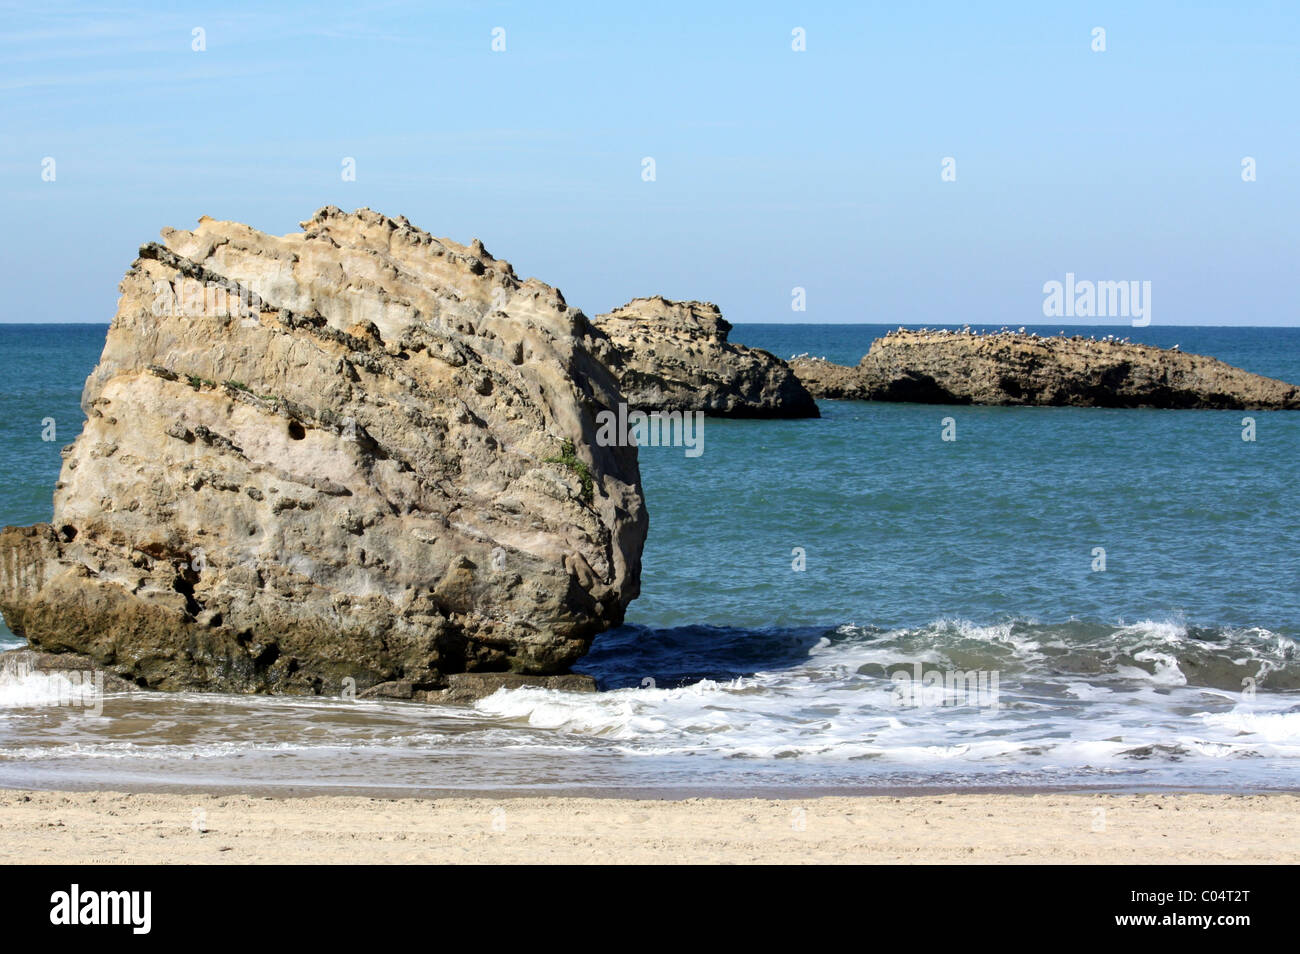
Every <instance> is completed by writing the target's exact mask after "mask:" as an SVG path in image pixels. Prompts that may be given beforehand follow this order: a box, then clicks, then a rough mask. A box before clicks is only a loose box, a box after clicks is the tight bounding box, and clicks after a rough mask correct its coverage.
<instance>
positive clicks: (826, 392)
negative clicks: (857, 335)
mask: <svg viewBox="0 0 1300 954" xmlns="http://www.w3.org/2000/svg"><path fill="white" fill-rule="evenodd" d="M790 370H791V371H793V372H794V373H795V376H796V377H797V378H798V379H799V381H800V383H802V384H803V386H804V387H805V388H807V389H808V393H809V394H811V395H812V396H813V397H814V398H816V399H817V400H819V401H820V400H821V399H823V398H827V399H830V400H846V401H865V400H866V399H867V392H866V387H865V385H864V383H863V381H862V375H861V374H859V373H858V369H857V367H856V366H853V367H850V366H848V365H845V364H836V363H835V362H833V361H827V360H826V359H825V358H814V357H812V356H811V355H806V354H801V355H796V356H795V357H793V358H791V359H790Z"/></svg>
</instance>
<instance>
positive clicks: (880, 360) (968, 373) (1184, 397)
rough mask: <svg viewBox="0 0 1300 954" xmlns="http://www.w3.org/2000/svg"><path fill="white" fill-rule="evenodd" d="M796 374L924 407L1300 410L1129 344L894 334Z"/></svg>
mask: <svg viewBox="0 0 1300 954" xmlns="http://www.w3.org/2000/svg"><path fill="white" fill-rule="evenodd" d="M791 367H792V368H793V369H794V371H795V373H796V374H798V375H799V377H800V380H802V381H803V382H804V384H805V385H807V387H808V389H809V390H810V391H811V392H812V393H813V394H814V395H815V396H817V397H819V398H821V397H826V398H832V397H843V398H856V399H859V400H868V401H914V402H918V403H924V404H1037V405H1073V406H1077V407H1158V408H1239V409H1245V410H1270V409H1284V408H1300V388H1297V387H1295V386H1294V385H1291V384H1287V383H1286V382H1284V381H1278V380H1275V379H1273V378H1266V377H1263V376H1261V375H1258V374H1251V373H1250V372H1249V371H1243V370H1241V369H1240V368H1235V367H1233V366H1232V365H1230V364H1225V363H1224V362H1222V361H1219V360H1218V359H1216V358H1209V357H1205V356H1203V355H1198V354H1188V353H1185V352H1182V351H1177V350H1171V349H1166V348H1156V347H1153V346H1151V345H1142V344H1130V343H1128V342H1126V341H1118V340H1101V341H1096V340H1093V339H1085V338H1081V337H1078V336H1075V337H1073V338H1065V337H1050V338H1044V337H1039V336H1038V335H1034V334H1025V333H1023V332H1000V333H994V334H975V333H969V332H957V331H903V330H899V331H893V332H890V333H889V334H887V335H885V336H884V337H883V338H878V339H876V341H874V342H872V345H871V350H870V351H869V352H868V353H867V354H866V356H865V357H863V359H862V361H861V362H860V363H859V364H858V365H857V367H855V368H849V367H845V366H844V365H837V364H832V363H830V362H828V361H822V360H819V359H812V358H798V359H795V360H794V361H792V362H791Z"/></svg>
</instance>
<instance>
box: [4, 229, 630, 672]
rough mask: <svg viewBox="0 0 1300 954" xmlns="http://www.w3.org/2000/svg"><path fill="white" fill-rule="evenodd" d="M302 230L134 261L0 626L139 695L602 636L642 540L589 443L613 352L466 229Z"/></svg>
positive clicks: (534, 666)
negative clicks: (50, 502) (245, 305)
mask: <svg viewBox="0 0 1300 954" xmlns="http://www.w3.org/2000/svg"><path fill="white" fill-rule="evenodd" d="M302 227H303V231H302V232H299V233H294V234H290V235H286V236H282V237H277V236H272V235H267V234H264V233H262V232H258V231H256V230H254V229H252V228H250V227H248V226H245V225H240V224H237V223H233V222H218V221H214V220H212V219H208V218H204V219H202V220H200V223H199V226H198V228H196V229H195V230H193V231H175V230H171V229H167V230H165V231H164V232H163V242H162V243H151V244H149V245H146V246H144V247H142V248H141V250H140V257H139V258H138V259H137V260H136V262H135V263H134V264H133V265H132V266H131V269H130V271H129V272H128V273H127V275H126V278H125V279H124V280H123V282H122V285H121V292H122V297H121V299H120V301H119V306H118V311H117V314H116V316H115V317H114V319H113V323H112V326H111V328H110V330H109V333H108V339H107V342H106V344H105V347H104V352H103V355H102V357H101V359H100V362H99V365H98V366H97V367H96V368H95V370H94V372H93V373H92V374H91V376H90V378H89V379H88V381H87V382H86V387H85V392H84V395H83V401H82V405H83V409H84V410H85V412H86V414H87V417H88V420H87V421H86V425H85V428H84V430H83V432H82V433H81V435H80V436H79V437H78V438H77V440H76V442H75V443H74V444H73V445H71V446H70V447H69V448H66V449H65V451H64V457H65V460H64V465H63V471H62V474H61V476H60V480H59V483H58V485H57V488H56V492H55V499H54V520H53V522H52V524H51V525H48V526H47V525H39V526H36V527H26V528H13V527H11V528H6V529H5V530H4V531H2V532H0V612H3V614H4V617H5V619H6V621H7V622H8V623H9V625H10V627H11V628H12V629H13V630H14V631H15V632H17V633H20V634H22V635H24V636H26V637H27V639H28V641H29V643H30V644H31V646H32V647H33V648H35V649H38V650H42V651H46V652H56V653H63V652H72V653H79V654H82V655H84V656H86V657H88V658H90V659H91V660H93V661H94V662H95V663H96V664H98V665H102V666H104V667H105V668H107V669H109V670H110V671H112V672H115V673H117V674H120V675H121V676H123V677H125V678H127V679H129V680H131V681H132V682H134V683H136V684H138V685H141V686H147V687H150V688H158V689H192V688H197V689H213V690H225V691H274V692H300V693H313V692H327V693H337V692H339V691H340V690H341V689H345V688H347V687H348V686H349V685H354V686H355V687H356V688H357V689H358V690H359V691H363V690H365V689H366V688H368V687H370V686H375V685H378V684H380V683H384V682H391V681H394V680H405V681H408V682H410V683H411V684H412V685H413V686H414V687H416V688H417V689H422V688H424V687H429V688H435V687H446V686H447V685H449V683H448V676H449V675H450V674H455V673H462V672H512V673H543V674H545V673H557V672H563V671H564V670H565V669H566V668H567V667H568V665H569V664H570V663H571V662H573V661H574V660H575V659H577V658H578V657H579V656H580V655H582V653H583V652H585V651H586V648H587V646H588V645H589V643H590V641H591V639H592V637H593V636H595V635H596V634H597V633H599V632H601V631H602V630H604V629H606V628H608V627H610V626H613V625H617V624H618V623H620V622H621V621H622V619H623V613H624V609H625V607H626V606H627V604H628V602H629V601H630V600H631V599H632V598H633V597H635V596H636V594H637V591H638V585H639V574H640V557H641V547H642V543H643V541H644V537H645V533H646V527H647V516H646V511H645V507H644V503H643V499H642V495H641V486H640V475H639V471H638V467H637V459H636V449H635V448H634V447H602V446H598V445H597V443H596V442H595V440H594V439H593V437H594V433H595V428H596V423H595V415H596V413H597V412H598V411H600V410H602V409H605V408H612V407H614V406H616V404H617V402H618V400H619V399H620V395H619V391H618V387H617V383H616V381H615V380H614V378H613V376H612V375H611V373H610V372H609V371H608V369H607V367H606V362H607V361H608V355H606V356H605V358H604V359H603V360H602V359H598V358H597V357H596V355H595V353H594V352H596V351H600V350H602V349H603V350H605V351H608V348H609V344H608V342H607V341H605V340H604V339H603V336H601V335H600V333H599V332H597V331H595V330H594V329H593V328H592V326H591V325H590V323H589V321H588V319H587V318H586V316H584V315H583V314H582V312H580V311H578V310H577V309H575V308H571V307H569V306H567V305H566V304H565V302H564V299H563V297H562V296H561V295H560V293H559V292H558V291H557V290H556V289H554V288H552V287H550V286H548V285H545V284H543V283H541V282H539V281H537V280H535V279H527V280H521V279H520V278H518V277H517V276H516V275H515V274H514V271H513V270H512V269H511V267H510V265H509V264H508V263H506V262H504V261H500V260H497V259H494V258H493V257H492V256H491V255H489V254H488V253H487V251H486V250H485V249H484V248H483V246H482V245H481V244H480V243H479V242H478V241H477V240H476V241H475V242H474V243H473V244H471V245H469V246H463V245H459V244H457V243H455V242H451V241H449V240H446V239H438V238H434V237H433V236H432V235H430V234H428V233H426V232H424V231H421V230H420V229H417V228H415V227H413V226H411V225H410V223H408V222H407V221H406V220H405V219H404V218H398V219H389V218H387V217H385V216H383V215H380V214H378V213H375V212H371V211H369V210H361V211H359V212H356V213H352V214H347V213H343V212H340V211H339V210H338V209H335V208H326V209H322V210H321V211H320V212H318V213H317V214H316V215H315V217H313V218H312V219H311V220H310V221H307V222H304V223H302ZM181 279H186V280H187V281H184V282H183V281H181ZM205 286H206V287H205ZM195 287H198V288H200V289H203V291H205V292H206V293H207V297H206V298H205V297H204V294H203V292H200V293H199V294H198V295H197V298H196V297H195V295H194V294H193V289H194V288H195ZM222 290H224V292H225V294H224V295H222V294H220V292H221V291H222ZM177 291H179V292H180V294H179V295H178V294H176V292H177ZM241 295H242V296H243V297H244V298H245V299H246V300H247V301H249V302H251V309H250V310H249V312H248V313H247V314H243V313H241V312H242V311H243V309H242V307H241V306H240V304H239V299H240V296H241ZM196 311H197V312H198V313H194V312H196ZM348 680H353V681H354V682H352V683H349V682H348Z"/></svg>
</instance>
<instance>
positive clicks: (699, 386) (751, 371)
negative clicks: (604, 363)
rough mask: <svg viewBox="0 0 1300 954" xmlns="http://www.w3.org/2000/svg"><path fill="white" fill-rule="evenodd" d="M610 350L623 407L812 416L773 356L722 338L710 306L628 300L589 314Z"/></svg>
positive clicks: (812, 404) (724, 329)
mask: <svg viewBox="0 0 1300 954" xmlns="http://www.w3.org/2000/svg"><path fill="white" fill-rule="evenodd" d="M593 320H594V321H595V323H596V325H597V326H598V327H599V328H600V329H601V331H603V332H605V333H606V334H607V335H609V337H610V340H611V341H613V343H614V347H615V349H616V352H617V359H618V360H617V361H616V362H614V363H613V365H612V367H613V369H614V371H615V373H616V374H617V375H618V379H619V384H620V386H621V387H622V389H623V394H624V396H625V397H626V399H627V402H628V405H629V407H631V408H633V409H635V410H640V411H645V412H651V411H703V412H704V413H705V414H711V415H717V416H720V417H817V416H818V411H817V402H816V401H814V400H813V398H812V395H810V394H809V393H808V391H807V389H806V388H805V387H804V386H803V385H802V384H800V383H799V379H798V378H796V377H795V375H794V373H793V372H792V371H791V370H790V368H789V366H788V365H787V364H786V363H785V362H784V361H782V360H781V359H780V358H778V357H776V356H775V355H773V354H770V353H768V352H766V351H763V350H762V349H759V348H746V347H744V346H743V345H737V344H732V343H731V342H730V341H728V340H727V335H728V334H729V333H730V332H731V324H730V323H729V322H728V321H727V320H726V319H725V318H723V317H722V312H721V311H719V309H718V306H717V305H713V304H710V303H709V302H702V301H669V300H668V299H666V298H663V297H660V296H658V295H656V296H655V297H653V298H636V299H633V300H632V301H630V302H628V303H627V304H626V305H623V306H622V307H621V308H616V309H614V310H613V311H611V312H610V313H609V314H606V315H597V316H596V317H595V318H594V319H593Z"/></svg>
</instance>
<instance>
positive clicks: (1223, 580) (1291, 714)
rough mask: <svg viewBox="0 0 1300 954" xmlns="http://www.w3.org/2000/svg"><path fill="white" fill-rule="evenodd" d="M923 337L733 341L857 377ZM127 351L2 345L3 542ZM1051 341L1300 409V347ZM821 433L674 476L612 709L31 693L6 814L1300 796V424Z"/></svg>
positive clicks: (533, 694)
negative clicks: (690, 795)
mask: <svg viewBox="0 0 1300 954" xmlns="http://www.w3.org/2000/svg"><path fill="white" fill-rule="evenodd" d="M891 327H895V326H885V325H743V324H742V325H737V326H736V328H735V330H734V331H733V333H732V339H733V340H735V341H738V342H740V343H743V344H747V345H752V346H757V347H762V348H766V349H767V350H769V351H772V352H773V353H775V354H777V355H778V356H780V357H783V358H789V357H792V356H793V355H795V354H802V353H811V354H813V355H816V356H824V357H827V358H829V359H830V360H832V361H837V362H841V363H846V364H852V363H856V361H857V360H858V359H859V358H860V357H861V356H862V354H863V353H865V351H866V350H867V348H868V346H869V345H870V343H871V341H872V340H873V339H875V338H877V337H879V336H880V335H882V334H884V333H885V331H887V330H889V329H890V328H891ZM105 330H106V327H105V326H101V325H64V326H49V325H46V326H30V325H29V326H23V325H0V358H2V359H3V362H4V367H5V369H6V372H7V373H6V374H5V375H4V377H3V379H0V524H27V523H32V522H35V521H40V520H46V519H49V517H50V510H51V496H52V492H53V485H54V482H55V480H56V478H57V474H58V470H59V466H60V454H59V450H60V448H61V447H62V446H63V445H64V444H67V443H69V442H71V440H72V439H73V438H74V437H75V436H76V434H77V433H78V432H79V430H80V427H81V421H82V415H81V411H80V407H79V398H80V392H81V387H82V384H83V382H84V380H85V378H86V375H87V374H88V373H89V372H90V370H91V368H92V367H93V366H94V364H95V363H96V361H97V359H98V357H99V352H100V350H101V348H102V347H103V341H104V334H105ZM1036 330H1038V331H1039V332H1040V333H1053V332H1056V331H1059V330H1064V331H1065V332H1066V333H1069V334H1075V333H1081V334H1084V335H1085V336H1087V335H1097V336H1102V335H1105V334H1112V333H1113V334H1116V335H1117V336H1120V337H1129V338H1131V339H1133V340H1135V341H1144V342H1148V343H1151V344H1156V345H1162V346H1172V345H1174V344H1178V345H1179V346H1180V347H1181V348H1182V350H1184V351H1190V352H1196V353H1201V354H1208V355H1213V356H1214V357H1217V358H1221V359H1223V360H1224V361H1227V362H1229V363H1231V364H1235V365H1239V366H1241V367H1244V368H1246V369H1248V370H1250V371H1254V372H1258V373H1261V374H1266V375H1270V376H1273V377H1278V378H1281V379H1283V380H1287V381H1290V382H1293V383H1296V382H1300V328H1167V327H1156V326H1152V327H1147V328H1137V329H1135V328H1129V327H1123V328H1097V327H1087V328H1072V327H1070V326H1068V325H1061V326H1052V327H1051V328H1046V327H1042V328H1038V329H1036ZM820 403H821V407H822V415H823V416H822V417H821V418H820V419H818V420H800V421H741V420H734V421H732V420H717V419H709V420H708V421H707V423H706V425H705V428H704V436H705V441H704V452H703V454H702V455H700V456H698V457H688V456H687V455H686V454H685V453H684V452H683V449H682V448H673V447H648V448H643V449H642V451H641V470H642V479H643V483H644V488H645V494H646V500H647V504H648V508H649V511H650V521H651V523H650V533H649V537H648V539H647V542H646V549H645V556H644V568H643V573H642V595H641V596H640V598H639V599H637V600H636V601H635V602H634V603H633V604H632V605H631V607H630V608H629V611H628V616H627V624H626V625H625V626H623V627H621V628H619V629H617V630H613V631H611V632H609V633H606V634H604V635H602V636H601V637H599V638H598V639H597V640H596V643H595V645H594V646H593V648H592V651H591V653H590V654H589V655H588V656H587V657H586V658H584V659H583V660H582V661H581V662H580V663H579V665H578V666H577V667H576V668H577V670H578V671H580V672H586V673H590V674H591V675H593V676H595V677H596V679H597V680H598V682H599V683H600V685H601V687H602V689H603V690H605V691H603V692H601V693H598V694H594V695H593V694H567V693H561V692H553V691H545V690H539V689H520V690H513V691H503V692H499V693H497V694H496V695H493V696H491V697H489V698H487V699H484V700H482V701H480V702H479V703H477V704H475V705H473V706H465V707H438V706H420V705H412V704H403V703H395V702H365V701H362V702H357V701H345V700H340V699H309V698H292V697H255V696H219V695H204V694H180V695H162V694H157V695H155V694H140V695H131V696H118V697H109V698H108V699H107V700H106V701H105V703H104V706H103V712H102V715H100V716H98V717H95V716H93V715H91V714H88V713H86V712H83V711H81V710H78V709H75V708H71V707H67V706H53V705H44V704H42V703H43V702H46V701H48V700H46V699H44V698H43V697H42V696H41V692H42V691H44V690H42V689H41V688H40V686H38V685H36V684H34V683H28V682H24V681H22V680H17V679H14V678H13V677H11V676H4V677H0V787H59V788H83V787H84V788H90V787H96V788H117V789H121V788H159V789H166V788H180V789H185V788H194V787H202V788H214V789H216V788H239V789H244V790H254V791H259V790H265V791H268V792H270V791H275V792H288V791H293V792H318V791H325V790H329V791H369V792H379V791H382V792H391V793H399V792H401V793H410V792H429V793H433V792H445V791H503V790H508V791H523V790H528V791H591V792H596V791H613V790H617V791H619V792H622V793H627V792H664V793H667V792H700V793H704V792H709V793H714V794H717V793H736V794H739V793H753V792H760V793H769V794H777V793H781V792H791V791H798V792H808V791H828V792H829V791H908V790H919V789H931V788H943V789H971V788H976V789H987V788H1019V787H1027V788H1038V789H1050V788H1101V789H1106V790H1115V791H1130V790H1142V789H1151V788H1155V789H1195V790H1201V791H1221V790H1226V791H1261V790H1269V789H1294V788H1296V787H1297V778H1298V777H1300V776H1298V774H1297V769H1298V768H1300V657H1298V656H1297V640H1300V557H1298V555H1297V549H1298V548H1297V542H1298V541H1297V526H1298V524H1300V521H1298V520H1297V517H1298V516H1300V503H1297V495H1296V492H1295V480H1294V476H1293V474H1294V468H1295V464H1296V461H1297V456H1298V455H1297V451H1298V450H1300V414H1296V413H1290V412H1240V411H1157V410H1109V409H1076V408H980V407H939V406H924V405H907V404H874V403H860V402H845V401H823V402H820ZM1246 417H1250V418H1252V419H1253V421H1254V436H1255V439H1254V440H1253V441H1248V440H1243V439H1242V437H1243V430H1244V428H1245V426H1246V425H1245V424H1244V423H1243V419H1244V418H1246ZM945 418H950V419H951V421H950V422H945V420H944V419H945ZM51 422H52V424H51ZM51 426H52V427H53V430H54V433H53V434H51V433H50V428H51ZM945 426H947V429H948V432H949V434H950V435H952V434H955V438H956V439H955V440H943V439H942V434H943V432H944V430H945ZM44 437H52V438H53V439H51V440H45V439H43V438H44ZM20 643H21V641H20V640H18V639H16V638H15V637H13V636H12V634H10V633H9V632H8V631H7V630H0V647H6V648H7V647H11V646H15V645H19V644H20ZM953 674H959V675H957V676H956V678H955V681H954V675H953ZM936 681H937V684H936Z"/></svg>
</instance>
